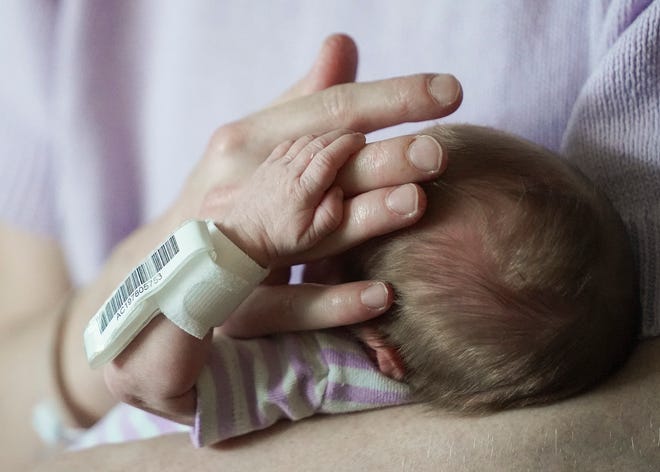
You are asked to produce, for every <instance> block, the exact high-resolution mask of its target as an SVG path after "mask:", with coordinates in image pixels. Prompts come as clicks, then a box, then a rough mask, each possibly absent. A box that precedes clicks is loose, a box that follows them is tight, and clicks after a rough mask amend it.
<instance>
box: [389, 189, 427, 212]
mask: <svg viewBox="0 0 660 472" xmlns="http://www.w3.org/2000/svg"><path fill="white" fill-rule="evenodd" d="M385 203H386V204H387V207H388V208H389V209H390V210H392V211H393V212H395V213H398V214H399V215H402V216H407V215H410V214H412V213H415V212H416V211H417V206H418V204H419V202H418V195H417V189H416V188H415V186H414V185H413V184H407V185H404V186H402V187H398V188H395V189H394V190H392V191H391V192H390V193H389V195H388V196H387V198H386V199H385Z"/></svg>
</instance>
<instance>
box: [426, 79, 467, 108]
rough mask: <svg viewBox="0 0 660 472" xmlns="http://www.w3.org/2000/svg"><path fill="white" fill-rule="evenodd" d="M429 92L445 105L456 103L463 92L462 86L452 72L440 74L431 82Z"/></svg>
mask: <svg viewBox="0 0 660 472" xmlns="http://www.w3.org/2000/svg"><path fill="white" fill-rule="evenodd" d="M429 92H430V93H431V95H433V97H434V98H435V100H436V101H437V102H438V103H439V104H440V105H443V106H447V105H451V104H452V103H454V102H455V101H456V100H457V99H458V97H459V95H460V94H461V86H460V84H459V83H458V80H456V77H454V76H453V75H451V74H438V75H436V76H435V77H433V78H432V79H431V82H429Z"/></svg>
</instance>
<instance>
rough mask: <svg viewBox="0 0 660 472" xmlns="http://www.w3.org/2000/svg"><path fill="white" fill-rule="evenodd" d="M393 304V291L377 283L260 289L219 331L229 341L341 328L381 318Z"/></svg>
mask: <svg viewBox="0 0 660 472" xmlns="http://www.w3.org/2000/svg"><path fill="white" fill-rule="evenodd" d="M393 300H394V292H393V289H392V287H391V286H389V285H388V284H385V283H383V282H377V281H361V282H351V283H346V284H342V285H318V284H300V285H281V286H263V285H262V286H259V287H258V288H257V289H256V290H255V291H254V292H253V293H252V294H251V295H250V297H248V298H247V300H245V301H244V302H243V303H242V304H241V305H240V306H239V308H238V309H237V310H236V311H235V312H234V313H233V314H232V316H231V317H230V318H229V319H228V320H227V321H226V322H225V323H224V324H223V325H222V327H221V328H219V329H220V330H221V331H222V332H223V333H224V334H227V335H229V336H232V337H239V338H247V337H256V336H265V335H269V334H273V333H281V332H288V331H304V330H314V329H323V328H330V327H335V326H344V325H350V324H355V323H359V322H362V321H366V320H369V319H371V318H374V317H375V316H378V315H381V314H383V313H384V312H385V311H387V310H388V309H389V307H390V306H391V305H392V302H393Z"/></svg>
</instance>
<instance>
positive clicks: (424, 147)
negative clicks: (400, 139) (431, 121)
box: [408, 135, 442, 173]
mask: <svg viewBox="0 0 660 472" xmlns="http://www.w3.org/2000/svg"><path fill="white" fill-rule="evenodd" d="M408 160H409V161H410V163H411V164H412V165H413V166H415V167H416V168H417V169H419V170H421V171H422V172H427V173H431V172H437V171H438V170H440V164H441V162H442V148H441V147H440V144H438V142H437V141H436V140H435V139H433V138H432V137H431V136H424V135H421V136H417V137H416V138H415V139H414V140H413V142H412V143H410V146H408Z"/></svg>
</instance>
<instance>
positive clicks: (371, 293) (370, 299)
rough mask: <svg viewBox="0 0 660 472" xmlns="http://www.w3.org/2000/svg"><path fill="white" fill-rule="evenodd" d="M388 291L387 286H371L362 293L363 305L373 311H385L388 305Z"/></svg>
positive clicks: (378, 284) (381, 284)
mask: <svg viewBox="0 0 660 472" xmlns="http://www.w3.org/2000/svg"><path fill="white" fill-rule="evenodd" d="M387 296H388V294H387V289H386V288H385V284H383V283H381V282H378V283H375V284H372V285H369V286H368V287H367V288H365V289H364V290H362V293H360V300H361V301H362V304H363V305H366V306H368V307H369V308H371V309H374V310H376V309H378V310H380V309H383V308H385V306H386V305H387Z"/></svg>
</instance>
